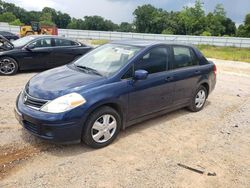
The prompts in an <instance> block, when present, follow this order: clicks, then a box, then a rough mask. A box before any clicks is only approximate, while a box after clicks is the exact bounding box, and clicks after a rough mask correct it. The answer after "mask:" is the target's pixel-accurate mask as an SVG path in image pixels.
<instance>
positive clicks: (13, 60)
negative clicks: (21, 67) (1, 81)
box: [0, 57, 18, 76]
mask: <svg viewBox="0 0 250 188" xmlns="http://www.w3.org/2000/svg"><path fill="white" fill-rule="evenodd" d="M3 59H9V60H10V61H11V62H13V63H14V64H15V70H14V71H13V72H12V73H11V74H3V73H1V72H0V75H4V76H11V75H15V74H16V73H17V71H18V63H17V62H16V60H15V59H13V58H11V57H1V58H0V61H1V60H3Z"/></svg>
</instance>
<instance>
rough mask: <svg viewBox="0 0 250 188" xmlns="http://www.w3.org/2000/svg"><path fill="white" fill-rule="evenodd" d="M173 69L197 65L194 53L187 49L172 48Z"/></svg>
mask: <svg viewBox="0 0 250 188" xmlns="http://www.w3.org/2000/svg"><path fill="white" fill-rule="evenodd" d="M174 59H175V62H174V68H175V69H176V68H182V67H188V66H193V65H197V64H198V61H197V58H196V57H195V55H194V52H193V51H192V50H191V49H190V48H187V47H174Z"/></svg>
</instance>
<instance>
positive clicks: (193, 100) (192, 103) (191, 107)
mask: <svg viewBox="0 0 250 188" xmlns="http://www.w3.org/2000/svg"><path fill="white" fill-rule="evenodd" d="M201 90H203V91H205V94H206V100H207V94H208V93H207V89H206V88H205V87H204V86H199V88H198V89H197V90H196V92H195V94H194V96H193V98H192V101H191V105H190V106H189V109H190V110H191V111H192V112H198V111H201V110H202V109H203V108H204V106H205V104H206V100H205V102H204V104H203V105H202V107H200V108H197V107H196V105H195V99H196V96H197V94H198V92H200V91H201Z"/></svg>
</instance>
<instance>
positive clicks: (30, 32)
mask: <svg viewBox="0 0 250 188" xmlns="http://www.w3.org/2000/svg"><path fill="white" fill-rule="evenodd" d="M30 35H34V32H32V31H28V32H26V33H25V36H30Z"/></svg>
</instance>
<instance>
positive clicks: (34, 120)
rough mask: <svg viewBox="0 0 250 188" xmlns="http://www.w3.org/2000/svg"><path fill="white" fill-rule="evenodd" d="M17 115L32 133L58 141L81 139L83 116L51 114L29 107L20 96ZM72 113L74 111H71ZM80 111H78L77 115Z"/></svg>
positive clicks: (66, 141) (17, 102)
mask: <svg viewBox="0 0 250 188" xmlns="http://www.w3.org/2000/svg"><path fill="white" fill-rule="evenodd" d="M14 111H15V116H16V119H17V120H18V122H19V123H20V124H21V125H22V126H23V128H25V129H26V130H27V131H29V132H30V133H31V134H33V135H35V136H37V137H39V138H42V139H46V140H49V141H52V142H56V143H58V142H59V143H68V142H76V141H80V140H81V135H82V127H83V122H84V120H83V118H82V116H79V117H78V118H77V117H74V116H72V115H70V114H67V113H64V114H50V113H45V112H41V111H38V110H35V109H32V108H29V107H27V106H26V105H24V104H23V102H22V99H21V97H20V96H18V98H17V101H16V108H15V110H14ZM71 114H72V113H71ZM78 114H79V112H77V111H76V116H77V115H78Z"/></svg>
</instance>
